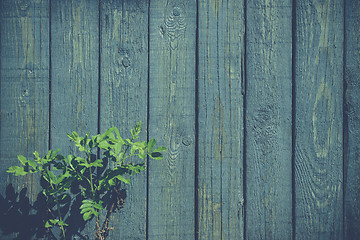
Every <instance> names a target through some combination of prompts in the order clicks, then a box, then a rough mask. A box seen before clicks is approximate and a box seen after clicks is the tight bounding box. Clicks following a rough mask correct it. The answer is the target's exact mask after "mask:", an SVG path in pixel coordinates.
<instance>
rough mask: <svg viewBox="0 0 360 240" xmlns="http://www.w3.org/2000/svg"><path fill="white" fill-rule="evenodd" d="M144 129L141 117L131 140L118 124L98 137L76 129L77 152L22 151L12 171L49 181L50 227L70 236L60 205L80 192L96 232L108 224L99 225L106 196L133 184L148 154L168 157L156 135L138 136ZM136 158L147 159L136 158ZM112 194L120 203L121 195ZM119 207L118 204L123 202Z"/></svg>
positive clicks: (85, 216) (46, 186) (73, 137)
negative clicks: (28, 153)
mask: <svg viewBox="0 0 360 240" xmlns="http://www.w3.org/2000/svg"><path fill="white" fill-rule="evenodd" d="M140 131H141V122H139V123H137V124H136V125H135V127H134V128H133V129H131V131H130V132H131V138H127V139H123V138H122V137H121V136H120V133H119V130H118V129H117V128H116V127H112V128H109V129H108V130H107V131H105V132H104V133H103V134H97V135H94V136H90V135H89V133H87V134H85V136H83V137H81V136H79V134H78V133H77V132H72V133H71V134H68V135H67V136H68V137H69V138H70V140H71V141H72V142H74V144H75V146H76V147H77V149H78V151H77V152H78V154H77V155H73V154H70V155H68V156H63V155H60V154H59V151H60V149H57V150H55V151H53V150H49V151H48V153H47V154H46V155H45V156H44V157H40V155H39V153H38V152H37V151H35V152H34V159H27V158H26V157H25V156H22V155H19V156H18V160H19V161H20V163H21V166H11V167H10V168H9V169H8V170H7V172H8V173H13V174H15V175H16V176H24V175H27V174H35V173H37V174H39V175H40V176H41V179H42V181H43V182H44V183H45V184H42V187H43V191H42V193H43V195H44V196H45V197H46V202H47V205H48V208H49V212H50V213H51V214H50V217H49V219H47V220H46V221H45V227H46V228H52V227H54V226H58V227H60V229H61V230H62V235H63V238H65V228H66V226H67V224H66V223H65V221H64V218H65V216H64V213H63V212H62V211H61V208H62V206H64V205H66V204H70V203H71V201H72V199H73V197H74V196H73V195H74V194H72V192H77V193H78V194H82V198H83V200H82V204H81V206H80V209H79V210H80V213H81V214H82V216H83V219H84V221H88V220H90V219H92V218H94V217H95V218H96V223H97V231H98V232H101V231H103V229H102V230H101V229H100V225H99V221H100V220H99V213H100V211H102V210H104V209H105V207H106V206H105V205H106V204H105V203H104V202H105V198H106V197H107V196H108V195H109V194H114V193H118V192H119V189H120V188H121V183H125V184H129V183H130V176H132V175H133V174H134V173H140V172H141V171H144V170H145V169H146V166H145V163H144V159H145V158H146V156H149V157H150V158H152V159H155V160H160V159H162V158H163V154H162V152H164V151H166V148H165V147H157V148H155V145H156V141H155V139H151V140H150V141H149V142H146V141H137V139H138V138H139V134H140ZM100 155H101V156H102V157H101V158H100ZM134 157H136V158H139V159H142V160H143V162H142V163H134V161H132V159H133V158H134ZM73 188H76V189H77V190H78V191H74V190H72V189H73ZM113 199H114V201H118V202H119V197H117V198H113ZM112 204H113V206H115V205H114V203H112ZM110 205H111V204H110ZM117 208H118V209H119V206H118V205H117ZM112 209H113V208H112ZM110 214H111V213H110ZM108 215H109V214H108ZM106 220H109V219H106ZM106 220H105V221H106ZM103 232H104V231H103ZM105 232H106V231H105ZM104 239H105V238H104Z"/></svg>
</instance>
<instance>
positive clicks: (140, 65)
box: [99, 0, 148, 240]
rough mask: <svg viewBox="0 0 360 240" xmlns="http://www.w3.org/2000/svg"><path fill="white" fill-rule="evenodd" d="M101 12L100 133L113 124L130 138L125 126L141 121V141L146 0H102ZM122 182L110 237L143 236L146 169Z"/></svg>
mask: <svg viewBox="0 0 360 240" xmlns="http://www.w3.org/2000/svg"><path fill="white" fill-rule="evenodd" d="M100 13H101V17H100V21H101V22H100V24H101V45H100V52H101V53H100V55H101V56H100V58H101V62H100V71H101V73H100V74H101V76H100V79H101V82H100V91H101V93H100V119H99V121H100V122H99V124H100V132H104V131H106V130H107V129H108V128H110V127H112V126H116V127H117V128H118V129H119V131H120V133H121V134H124V135H123V136H122V137H123V138H130V137H131V134H130V129H132V128H133V127H134V125H135V124H136V122H138V121H141V122H142V132H141V134H140V138H141V139H142V140H146V137H147V106H148V104H147V101H148V95H147V92H148V71H147V69H148V1H143V0H141V1H117V0H106V1H101V9H100ZM124 185H125V184H124ZM124 187H126V189H127V196H126V198H125V207H124V208H123V209H122V210H121V211H119V213H115V214H113V217H112V222H111V224H112V225H113V227H114V231H111V232H110V235H109V239H129V240H132V239H145V238H146V236H145V234H146V172H143V173H141V174H140V175H134V176H133V177H132V178H131V182H130V185H127V184H126V186H124Z"/></svg>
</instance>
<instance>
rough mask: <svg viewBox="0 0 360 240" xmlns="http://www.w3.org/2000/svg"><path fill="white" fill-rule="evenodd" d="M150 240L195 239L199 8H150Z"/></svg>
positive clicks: (156, 3)
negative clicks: (159, 149)
mask: <svg viewBox="0 0 360 240" xmlns="http://www.w3.org/2000/svg"><path fill="white" fill-rule="evenodd" d="M149 14H150V22H149V24H150V49H149V51H150V63H149V67H150V69H149V73H150V79H149V81H150V84H149V94H150V95H149V101H150V102H149V136H150V138H156V139H158V140H159V145H162V146H166V147H167V148H168V151H167V153H166V156H165V158H164V159H163V160H161V161H155V160H150V162H149V176H148V181H149V182H148V186H149V188H148V196H149V199H148V203H149V205H148V206H149V208H148V239H149V240H150V239H193V238H194V195H195V194H194V193H195V190H194V174H195V171H194V163H195V159H194V156H195V138H194V137H195V50H196V49H195V46H196V44H195V35H196V34H195V33H196V2H195V1H192V0H186V1H175V0H169V1H162V0H152V1H151V3H150V13H149Z"/></svg>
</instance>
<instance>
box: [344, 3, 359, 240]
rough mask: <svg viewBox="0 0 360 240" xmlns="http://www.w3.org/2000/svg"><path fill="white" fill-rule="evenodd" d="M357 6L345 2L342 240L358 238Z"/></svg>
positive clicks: (357, 4) (356, 4)
mask: <svg viewBox="0 0 360 240" xmlns="http://www.w3.org/2000/svg"><path fill="white" fill-rule="evenodd" d="M359 12H360V2H359V1H345V13H344V15H345V26H346V31H345V49H344V51H345V52H344V54H345V62H344V66H345V72H344V74H345V84H346V92H345V106H346V110H345V109H344V111H346V118H345V121H344V125H345V128H344V130H345V131H344V141H345V145H344V146H345V147H344V155H345V156H344V157H345V158H344V192H345V198H344V215H345V219H344V220H345V222H344V224H345V225H344V227H345V229H344V231H345V238H344V239H356V238H357V237H358V236H360V14H359Z"/></svg>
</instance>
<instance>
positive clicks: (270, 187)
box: [245, 0, 292, 239]
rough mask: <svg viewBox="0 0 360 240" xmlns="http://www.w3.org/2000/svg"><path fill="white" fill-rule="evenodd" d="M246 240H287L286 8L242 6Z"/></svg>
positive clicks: (289, 7) (288, 84) (288, 77)
mask: <svg viewBox="0 0 360 240" xmlns="http://www.w3.org/2000/svg"><path fill="white" fill-rule="evenodd" d="M246 8H247V12H246V16H247V20H246V47H247V49H246V227H245V229H246V238H247V239H291V238H292V185H291V183H292V182H291V180H292V177H291V174H292V170H291V165H292V163H291V156H292V144H291V137H292V133H291V114H292V104H291V101H292V90H291V89H292V81H291V79H292V77H291V76H292V75H291V55H292V54H291V51H292V41H291V28H292V26H291V19H292V16H291V15H292V12H291V11H292V4H291V1H289V0H283V1H261V0H257V1H247V4H246Z"/></svg>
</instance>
